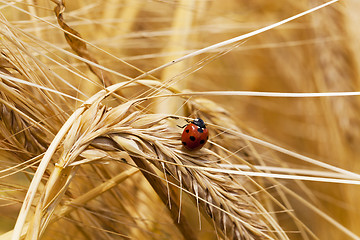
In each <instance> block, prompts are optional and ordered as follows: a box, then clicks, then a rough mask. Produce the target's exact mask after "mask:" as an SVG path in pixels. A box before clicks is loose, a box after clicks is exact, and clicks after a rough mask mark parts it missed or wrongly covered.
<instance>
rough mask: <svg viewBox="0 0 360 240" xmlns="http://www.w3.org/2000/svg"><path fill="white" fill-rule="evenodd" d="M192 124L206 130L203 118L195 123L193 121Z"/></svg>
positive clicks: (197, 119)
mask: <svg viewBox="0 0 360 240" xmlns="http://www.w3.org/2000/svg"><path fill="white" fill-rule="evenodd" d="M192 123H193V124H195V125H196V126H198V127H200V128H206V126H205V123H204V121H203V120H202V119H201V118H196V119H195V120H194V121H192Z"/></svg>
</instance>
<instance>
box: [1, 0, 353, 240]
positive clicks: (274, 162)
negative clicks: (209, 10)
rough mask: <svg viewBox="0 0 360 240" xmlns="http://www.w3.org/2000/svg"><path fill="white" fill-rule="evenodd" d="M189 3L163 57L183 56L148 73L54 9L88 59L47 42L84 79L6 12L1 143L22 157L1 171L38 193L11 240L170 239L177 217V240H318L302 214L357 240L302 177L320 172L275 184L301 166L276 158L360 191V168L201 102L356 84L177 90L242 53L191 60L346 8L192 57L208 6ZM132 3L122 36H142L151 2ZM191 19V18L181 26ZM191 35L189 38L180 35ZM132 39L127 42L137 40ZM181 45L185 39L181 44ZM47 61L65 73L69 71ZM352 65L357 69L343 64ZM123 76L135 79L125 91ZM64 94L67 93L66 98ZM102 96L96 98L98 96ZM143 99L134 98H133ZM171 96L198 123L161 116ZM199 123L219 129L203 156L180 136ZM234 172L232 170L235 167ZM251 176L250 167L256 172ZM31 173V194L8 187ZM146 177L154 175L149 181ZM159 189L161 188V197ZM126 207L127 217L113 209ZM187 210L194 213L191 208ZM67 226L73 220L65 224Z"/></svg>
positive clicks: (59, 4)
mask: <svg viewBox="0 0 360 240" xmlns="http://www.w3.org/2000/svg"><path fill="white" fill-rule="evenodd" d="M180 2H181V4H180V6H182V7H180V8H177V9H176V11H175V12H176V17H175V18H174V19H173V22H172V27H173V28H172V30H173V33H172V35H171V36H170V39H171V41H169V42H168V44H167V45H166V47H165V48H164V49H163V50H164V51H165V55H166V54H172V53H174V54H173V55H172V56H175V55H177V56H179V57H178V58H177V59H175V60H173V61H170V60H165V63H164V64H158V65H160V67H154V68H153V69H152V70H149V71H147V72H146V71H143V70H141V69H148V68H145V67H142V68H138V67H135V66H133V65H132V64H130V63H127V62H125V61H122V60H121V61H120V59H119V58H115V57H114V55H112V54H110V53H109V52H108V51H105V50H103V49H101V48H97V47H95V46H94V45H92V44H90V43H89V42H87V41H85V40H83V37H82V36H81V34H80V33H79V32H80V31H76V30H75V29H74V28H73V27H72V26H71V24H70V23H68V22H67V21H66V20H65V18H64V13H65V11H66V8H65V3H64V1H53V3H55V4H56V6H55V9H54V16H55V17H56V20H57V23H58V24H59V26H57V25H56V23H55V21H54V22H51V21H52V20H48V19H47V20H45V18H42V19H41V22H42V23H43V22H45V24H46V26H52V27H55V28H56V30H57V31H59V32H61V33H63V34H64V36H65V39H66V41H67V43H68V45H69V46H70V48H71V50H72V51H74V52H75V53H76V55H75V54H73V53H70V52H69V51H66V50H64V49H63V48H62V47H59V46H57V45H56V44H52V43H48V42H46V46H48V47H49V48H51V49H54V51H55V50H56V51H59V52H60V53H62V54H65V56H66V57H71V58H74V59H77V60H79V62H80V64H83V65H84V66H86V68H85V67H84V68H82V69H83V71H81V70H79V69H77V68H74V67H73V66H72V65H71V64H68V63H66V61H63V60H62V59H58V57H57V56H56V55H52V56H51V57H49V56H47V54H49V55H50V52H48V51H47V50H46V49H44V48H43V46H41V47H40V46H38V45H37V42H38V41H39V39H38V38H37V37H35V36H33V35H31V34H28V33H27V32H26V31H23V30H21V29H20V28H17V27H15V26H14V25H12V24H11V23H9V22H8V21H7V20H6V19H5V18H1V19H0V20H1V23H2V26H1V28H0V30H1V36H2V38H1V55H0V77H1V81H0V89H1V92H0V117H1V125H0V131H1V132H0V135H1V137H2V140H1V141H0V147H1V148H2V149H4V150H6V151H7V153H6V155H5V154H4V159H5V158H9V159H12V160H13V161H14V163H12V165H11V166H10V167H7V168H5V170H1V171H0V174H1V175H0V181H1V182H0V184H1V185H2V186H6V187H7V188H9V189H13V190H14V189H21V190H22V191H23V192H25V190H26V192H27V193H26V196H23V195H21V196H17V197H14V199H15V200H11V201H13V202H19V201H20V202H22V207H21V210H20V213H19V216H18V217H17V220H16V224H15V227H14V229H13V230H10V231H9V232H7V233H5V234H3V235H1V239H12V240H18V239H39V238H49V235H51V234H47V233H48V231H49V232H50V231H52V230H53V229H55V230H56V231H58V232H60V233H66V234H68V235H69V237H70V238H75V237H76V236H77V235H81V238H84V239H114V238H121V239H123V238H124V239H126V238H134V239H154V238H156V236H158V235H157V234H158V230H157V229H158V228H159V223H160V222H161V221H160V220H159V217H161V220H162V219H165V220H164V221H166V224H171V226H176V228H177V229H172V227H169V226H168V225H165V227H163V228H161V229H162V230H161V231H167V234H168V235H171V236H172V238H179V237H183V238H184V239H200V238H201V237H202V236H204V235H205V234H204V233H200V234H199V235H198V233H197V232H198V231H199V230H203V229H205V230H204V231H205V232H206V231H207V232H211V233H212V234H211V236H210V237H209V239H212V238H218V239H249V240H250V239H253V240H256V239H281V240H283V239H293V237H292V236H296V237H295V238H294V239H296V238H299V239H319V236H318V235H317V233H316V231H315V230H316V229H315V230H314V227H313V226H311V224H308V223H307V222H306V221H303V216H302V214H301V211H302V210H303V209H306V211H309V212H312V214H313V215H312V216H319V217H320V218H321V219H322V221H324V222H327V224H329V225H331V226H335V227H334V228H335V229H336V230H337V231H338V232H339V235H340V234H342V236H344V235H345V236H347V237H350V238H352V239H359V238H358V237H357V235H356V234H354V233H353V232H351V231H350V230H349V229H348V228H346V227H345V226H343V225H342V224H341V223H340V221H338V220H337V219H335V218H332V217H330V216H329V215H328V214H327V213H326V212H325V211H323V210H322V209H321V208H320V207H318V206H319V205H320V204H319V202H318V199H317V198H316V196H315V195H316V194H314V192H312V191H311V190H310V189H309V188H308V186H306V185H305V184H304V183H303V182H302V181H301V180H310V178H306V176H304V177H303V178H301V176H294V177H293V178H291V176H290V177H289V178H287V179H293V181H292V182H291V184H284V183H283V182H282V181H280V180H279V179H277V178H276V177H278V178H280V177H279V175H276V174H273V171H277V170H279V169H282V170H284V169H289V168H291V164H290V163H289V164H288V163H286V162H285V161H284V160H283V159H282V158H279V157H278V156H277V154H276V153H275V152H276V151H278V152H281V153H283V154H284V155H288V156H290V157H293V158H296V159H298V160H301V161H303V162H306V164H310V165H311V166H317V167H322V168H326V169H327V170H329V172H320V171H308V172H306V170H301V169H292V170H293V172H297V173H300V172H301V173H303V174H304V175H305V174H306V173H307V174H309V175H311V174H313V175H315V177H314V178H311V180H312V181H315V179H316V176H320V177H323V178H321V180H322V181H325V182H326V181H327V180H326V178H327V177H329V180H328V182H340V180H339V181H336V179H344V181H343V183H350V184H358V180H359V175H358V174H355V173H352V172H350V171H346V170H343V169H341V168H338V167H335V166H332V165H331V164H326V163H321V162H319V161H316V160H315V159H311V158H309V157H305V156H303V155H300V154H297V153H294V152H292V151H289V150H286V149H284V148H281V147H278V146H277V145H275V144H270V143H268V142H266V141H263V140H259V139H257V138H256V137H258V136H260V137H262V135H261V134H258V133H257V132H256V131H254V130H252V129H251V128H249V127H247V126H246V125H245V124H243V123H241V122H239V121H238V120H236V118H235V117H234V114H232V113H229V112H228V111H227V110H226V109H225V108H223V107H222V106H221V105H220V104H218V103H216V102H215V101H211V100H209V99H206V98H199V95H201V96H221V95H231V96H239V95H243V96H244V95H245V96H266V97H296V98H297V97H322V96H324V95H325V96H328V97H329V96H350V95H351V96H352V95H358V92H351V91H350V90H349V89H348V90H349V91H348V92H338V93H332V94H326V93H318V94H317V93H313V94H311V93H306V94H286V93H264V92H262V93H259V92H192V91H189V90H187V91H183V90H181V89H183V88H184V84H182V83H180V84H179V81H180V80H181V79H182V77H183V76H184V75H185V74H188V73H189V72H191V71H194V72H197V71H199V70H200V69H201V68H202V67H204V66H205V65H206V64H208V63H209V62H211V61H213V60H214V59H217V58H219V57H221V56H223V55H225V54H227V53H229V52H231V51H232V50H233V49H234V48H231V47H230V50H227V51H222V52H220V53H219V54H218V55H216V56H215V57H213V58H211V57H210V58H205V59H202V60H201V61H199V62H198V64H194V66H191V67H189V68H186V64H185V61H184V60H190V59H195V57H196V56H198V55H200V54H202V53H205V52H212V51H219V50H218V49H220V48H222V47H226V46H228V45H232V44H236V43H238V42H239V41H242V40H244V39H247V38H250V37H253V36H255V35H258V34H260V33H263V32H265V31H268V30H270V29H273V28H275V27H278V26H280V25H282V24H285V23H288V22H290V21H292V20H295V19H298V18H300V17H303V16H305V15H307V14H309V13H312V12H315V11H317V10H319V9H321V8H324V7H326V6H328V5H330V4H332V3H335V2H336V0H334V1H329V2H327V3H325V4H322V5H319V6H318V7H314V8H312V9H310V10H308V11H305V12H302V13H300V14H297V15H294V16H293V17H290V18H287V19H285V20H283V21H279V22H277V23H275V24H272V25H268V26H267V27H263V28H260V29H258V30H255V31H252V32H250V33H248V34H244V35H241V36H238V37H235V38H231V39H228V40H226V41H222V42H220V43H217V44H213V45H211V46H209V47H205V48H201V49H200V50H197V51H193V52H191V53H190V54H187V55H185V54H181V53H184V52H187V48H188V47H187V43H188V42H190V40H191V38H189V35H188V33H189V32H190V31H191V27H192V20H193V19H196V17H199V16H200V15H201V14H202V13H203V12H202V10H201V9H203V8H204V3H201V4H200V5H199V6H198V9H199V11H198V12H196V14H195V12H192V11H188V9H194V8H196V6H197V5H196V4H195V2H193V1H188V0H183V1H180ZM6 4H7V6H8V5H10V3H6ZM153 4H156V3H153ZM124 6H127V7H126V8H124V10H123V12H122V15H123V16H124V17H125V16H126V18H127V19H128V20H129V22H127V23H126V24H123V25H121V26H122V27H121V29H120V30H117V31H118V32H119V34H120V33H121V34H123V35H125V34H127V33H129V31H131V28H132V25H133V24H134V22H135V21H136V16H137V15H138V14H140V13H139V12H140V11H141V8H142V6H143V5H142V4H141V3H140V2H136V3H131V1H125V4H124ZM131 6H133V8H132V7H131ZM14 9H16V10H19V11H21V12H22V13H27V14H29V15H30V16H31V19H32V20H33V21H35V20H37V19H39V17H38V16H37V15H36V14H38V12H37V10H36V8H35V9H34V8H32V7H30V11H29V12H27V11H25V10H23V9H22V8H20V7H18V6H14ZM106 9H107V12H108V13H109V14H108V15H107V16H108V17H110V16H112V17H114V16H115V13H114V9H113V8H112V5H111V4H110V5H106ZM184 18H186V19H187V20H188V21H186V22H182V19H184ZM53 20H54V19H53ZM37 24H39V25H37V26H35V33H36V35H38V37H39V35H41V31H40V29H41V28H40V26H41V24H40V23H37ZM184 29H185V30H186V31H187V34H182V30H184ZM24 39H26V41H25V40H24ZM121 42H122V44H126V41H125V40H123V41H121ZM178 42H181V44H180V45H177V43H178ZM44 44H45V41H44ZM40 45H41V44H40ZM88 46H92V47H95V49H98V50H100V52H101V53H105V54H107V56H111V57H112V58H114V59H116V60H117V61H119V62H121V63H122V64H123V66H125V67H126V68H130V69H131V70H132V71H134V72H136V73H137V76H138V77H134V78H133V77H129V76H128V75H127V74H125V73H122V71H113V70H110V69H109V68H107V67H104V66H102V65H101V64H100V63H99V62H100V60H99V59H101V58H98V57H97V56H96V55H95V54H92V53H91V51H89V49H88ZM175 46H176V47H175ZM237 46H238V45H236V47H237ZM35 53H36V54H37V55H38V56H36V55H35ZM44 53H47V54H44ZM175 53H176V54H175ZM179 53H180V54H179ZM121 54H126V51H125V50H124V49H122V50H121ZM39 59H41V61H40V60H39ZM182 61H184V62H182ZM43 62H48V63H50V62H51V63H52V64H55V65H56V66H60V70H59V73H57V72H55V71H53V70H51V68H49V67H47V65H46V64H44V63H43ZM179 62H182V65H181V64H178V63H179ZM187 63H188V62H187ZM174 64H178V65H175V66H177V67H176V68H175V67H174V68H169V67H170V66H171V65H174ZM342 64H343V65H345V63H344V62H342ZM327 66H328V65H327ZM195 68H196V69H195ZM84 69H85V70H84ZM194 69H195V70H194ZM88 70H89V71H88ZM160 70H164V71H163V72H162V73H161V74H162V78H164V79H166V81H160V80H159V79H157V77H156V76H153V75H155V74H156V73H157V71H160ZM62 71H64V72H66V73H63V72H62ZM90 72H91V73H90ZM62 74H63V75H62ZM67 74H69V75H67ZM91 74H93V75H91ZM87 75H91V76H92V77H93V78H94V79H95V80H94V79H93V80H91V79H90V78H91V77H88V76H87ZM129 75H131V74H129ZM63 76H64V77H63ZM69 76H72V77H76V78H79V79H85V80H86V81H87V83H88V84H89V85H91V86H92V87H93V88H91V90H89V89H81V88H80V87H77V86H76V85H77V83H76V82H75V81H74V82H71V81H66V80H65V78H70V77H69ZM172 76H175V77H172ZM145 77H148V78H151V79H152V80H149V79H144V78H145ZM117 78H122V79H126V81H121V82H120V83H116V82H118V79H117ZM329 79H330V80H331V78H329ZM330 80H329V81H330ZM174 84H175V85H176V87H174ZM65 87H66V88H68V89H69V90H68V91H67V90H63V89H64V88H65ZM98 89H101V90H100V91H98ZM95 90H96V91H97V93H95V94H93V92H94V91H95ZM134 95H135V96H136V97H130V96H134ZM88 96H91V97H88ZM169 98H170V99H175V101H176V104H175V106H177V107H174V106H173V105H169V106H167V107H169V109H170V110H166V112H170V111H171V110H174V111H178V112H179V111H180V110H181V111H183V112H184V113H186V114H187V116H190V117H189V118H185V117H182V116H179V115H177V114H160V113H155V111H153V109H158V108H159V106H163V105H161V104H160V105H157V107H154V106H153V105H154V104H156V103H155V101H154V100H156V101H163V100H164V99H169ZM81 99H85V100H81ZM165 105H167V103H166V104H165ZM73 106H76V107H73ZM178 106H181V108H179V107H178ZM160 108H161V107H160ZM195 117H201V118H202V119H203V120H205V122H206V124H207V126H208V128H209V129H210V132H211V134H210V139H209V143H207V144H206V145H205V147H204V148H202V149H201V150H198V151H187V150H186V149H184V148H183V147H182V145H181V141H180V136H181V131H182V130H181V129H180V128H178V127H176V125H178V124H182V123H184V122H185V121H184V120H185V119H187V120H189V119H192V118H195ZM350 117H351V119H352V118H353V116H350ZM332 124H334V123H332ZM254 136H255V137H254ZM339 141H340V140H339ZM290 157H287V156H286V157H285V158H290ZM1 160H3V159H1ZM25 160H26V161H25ZM269 165H270V167H268V166H269ZM228 166H231V167H232V169H231V170H229V168H228ZM240 166H241V167H240ZM242 169H246V170H249V171H251V173H252V175H251V174H249V173H248V172H244V171H243V170H242ZM316 170H317V169H316ZM284 171H285V170H284ZM331 171H332V172H331ZM21 172H22V174H24V175H25V176H26V177H27V179H29V181H31V183H30V186H29V187H28V188H27V189H24V188H23V187H19V186H17V185H16V184H15V183H14V184H7V183H6V182H5V181H4V182H2V179H6V178H8V177H9V176H12V175H15V174H17V173H21ZM139 172H141V173H142V175H140V174H137V173H139ZM334 172H335V173H334ZM247 173H248V174H247ZM250 175H251V176H250ZM330 177H333V178H332V179H330ZM317 179H318V180H319V179H320V178H317ZM351 181H352V182H351ZM149 186H151V187H152V189H153V191H150V190H149ZM157 197H159V199H158V198H157ZM147 198H148V199H147ZM4 199H5V197H4ZM9 199H10V197H9ZM19 199H21V200H19ZM22 200H23V201H22ZM154 202H155V203H154ZM158 202H162V203H163V205H161V206H165V207H164V208H166V211H167V212H166V213H167V214H163V213H162V212H161V211H163V209H164V208H161V207H159V206H158V204H157V203H158ZM299 203H300V204H299ZM189 205H190V207H189ZM299 205H301V207H299ZM113 206H115V208H114V207H113ZM145 208H148V209H153V211H149V210H146V209H145ZM115 209H116V210H119V212H120V213H115ZM189 209H192V210H194V212H195V213H191V214H189V213H188V212H187V211H189ZM192 210H190V211H192ZM159 212H161V213H159ZM163 215H166V216H163ZM144 216H145V217H146V218H148V219H154V220H153V223H148V222H147V221H146V220H144V218H145V217H144ZM194 219H195V220H194ZM63 220H67V221H69V222H65V223H64V222H62V221H63ZM206 221H207V222H208V223H210V224H207V223H206ZM57 222H60V223H59V224H57ZM114 222H115V223H116V224H114ZM63 223H64V227H63V228H61V225H62V224H63ZM80 223H82V225H81V224H80ZM120 226H121V227H120ZM67 227H69V228H72V229H73V230H74V235H72V231H67V229H66V228H67ZM89 228H91V230H89ZM164 229H166V230H164ZM201 234H204V235H201ZM60 235H61V234H60ZM159 235H160V236H162V235H161V234H159ZM164 235H165V236H168V235H166V234H164ZM56 236H58V235H56ZM50 238H51V237H50ZM204 239H205V238H204Z"/></svg>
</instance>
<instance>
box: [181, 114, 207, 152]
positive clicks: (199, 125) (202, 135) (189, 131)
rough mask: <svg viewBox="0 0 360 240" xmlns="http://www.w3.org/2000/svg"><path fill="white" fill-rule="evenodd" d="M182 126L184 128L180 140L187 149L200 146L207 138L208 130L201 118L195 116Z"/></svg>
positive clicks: (194, 148)
mask: <svg viewBox="0 0 360 240" xmlns="http://www.w3.org/2000/svg"><path fill="white" fill-rule="evenodd" d="M179 127H180V126H179ZM184 127H185V129H184V131H183V133H182V135H181V142H182V144H183V145H184V147H185V148H186V149H188V150H198V149H200V148H202V147H203V146H204V144H205V143H206V141H207V140H208V138H209V132H208V129H207V128H206V125H205V123H204V121H203V120H202V119H201V118H196V119H195V120H194V121H192V122H190V123H189V124H187V125H185V126H183V127H181V128H184Z"/></svg>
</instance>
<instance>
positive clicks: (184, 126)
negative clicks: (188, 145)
mask: <svg viewBox="0 0 360 240" xmlns="http://www.w3.org/2000/svg"><path fill="white" fill-rule="evenodd" d="M184 120H185V121H186V122H187V123H191V121H189V120H187V119H184ZM176 126H178V127H179V128H184V127H186V126H187V124H185V125H184V126H180V125H176Z"/></svg>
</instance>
